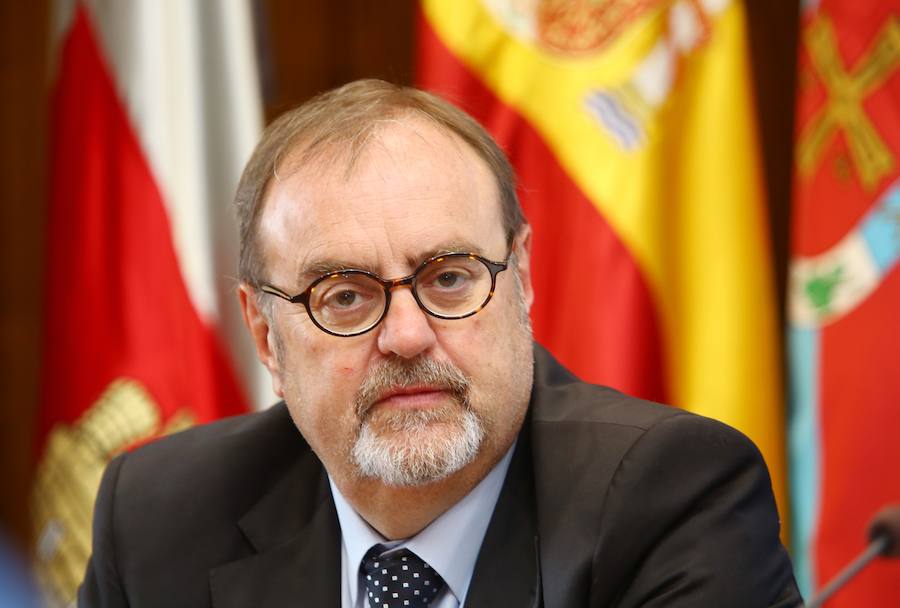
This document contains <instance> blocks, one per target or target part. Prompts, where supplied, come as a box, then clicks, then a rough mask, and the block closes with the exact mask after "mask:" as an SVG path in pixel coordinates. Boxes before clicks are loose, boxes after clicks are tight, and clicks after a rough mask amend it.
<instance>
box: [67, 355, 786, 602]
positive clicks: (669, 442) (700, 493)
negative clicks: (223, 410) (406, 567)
mask: <svg viewBox="0 0 900 608" xmlns="http://www.w3.org/2000/svg"><path fill="white" fill-rule="evenodd" d="M778 533H779V522H778V515H777V513H776V510H775V503H774V500H773V497H772V490H771V482H770V480H769V475H768V473H767V471H766V468H765V465H764V463H763V461H762V459H761V457H760V454H759V452H758V451H757V449H756V448H755V447H754V446H753V444H752V443H751V442H750V441H749V440H748V439H747V438H746V437H744V436H743V435H741V434H740V433H738V432H737V431H735V430H733V429H731V428H729V427H727V426H725V425H723V424H720V423H718V422H714V421H712V420H709V419H706V418H701V417H699V416H694V415H691V414H688V413H685V412H683V411H681V410H678V409H674V408H669V407H666V406H661V405H656V404H651V403H647V402H643V401H639V400H636V399H633V398H630V397H627V396H625V395H622V394H621V393H618V392H616V391H614V390H612V389H609V388H603V387H597V386H590V385H587V384H584V383H581V382H579V381H578V380H577V379H576V378H574V377H573V376H572V375H570V374H569V373H568V372H567V371H566V370H565V369H563V368H562V367H561V366H560V365H559V364H558V363H556V362H555V361H554V360H553V359H552V358H551V357H550V356H549V355H548V354H547V353H546V352H545V351H544V350H543V349H541V348H540V347H538V348H537V349H536V374H535V386H534V390H533V392H532V398H531V405H530V411H529V414H528V418H527V420H526V422H525V424H524V425H523V429H522V431H521V434H520V437H519V441H518V445H517V448H516V453H515V455H514V456H513V460H512V463H511V465H510V469H509V473H508V474H507V478H506V481H505V484H504V486H503V489H502V491H501V494H500V498H499V499H498V502H497V506H496V508H495V511H494V514H493V516H492V519H491V523H490V525H489V528H488V531H487V533H486V535H485V539H484V542H483V544H482V547H481V552H480V553H479V556H478V561H477V564H476V568H475V573H474V575H473V578H472V582H471V585H470V588H469V594H468V599H467V601H466V608H476V607H490V608H506V607H519V606H524V607H530V606H540V605H543V606H546V607H548V608H563V607H568V606H594V607H601V606H610V607H613V606H615V607H618V608H626V607H632V606H666V607H678V608H680V607H691V608H697V607H706V606H709V607H716V608H724V607H728V608H739V607H743V606H746V607H748V608H751V607H752V608H759V607H765V606H779V607H783V606H797V605H800V604H801V600H800V596H799V594H798V592H797V588H796V585H795V583H794V578H793V574H792V570H791V564H790V560H789V559H788V556H787V554H786V552H785V551H784V549H783V547H782V546H781V543H780V542H779V539H778ZM93 542H94V546H93V556H92V557H91V561H90V563H89V564H88V569H87V574H86V577H85V580H84V583H83V585H82V587H81V589H80V592H79V605H80V606H81V607H82V608H88V607H94V606H103V607H112V606H126V605H127V606H134V607H143V606H166V607H176V606H210V605H212V606H216V607H218V608H227V607H238V606H241V607H266V606H311V607H332V606H334V607H338V606H340V563H341V557H340V528H339V526H338V521H337V515H336V513H335V508H334V503H333V501H332V498H331V492H330V490H329V487H328V482H327V478H326V475H325V472H324V470H323V468H322V465H321V463H320V462H319V460H318V458H316V456H315V454H313V453H312V451H311V450H310V449H309V447H308V446H307V444H306V442H305V441H304V440H303V439H302V437H301V436H300V434H299V432H298V431H297V429H296V427H295V426H294V425H293V423H292V421H291V419H290V417H289V416H288V413H287V410H286V408H285V406H284V404H280V405H277V406H275V407H273V408H272V409H270V410H268V411H265V412H261V413H256V414H250V415H247V416H243V417H238V418H233V419H230V420H225V421H222V422H218V423H215V424H211V425H207V426H203V427H198V428H195V429H192V430H189V431H186V432H184V433H180V434H178V435H174V436H172V437H169V438H166V439H163V440H160V441H157V442H155V443H153V444H151V445H148V446H145V447H143V448H141V449H139V450H136V451H134V452H132V453H129V454H126V455H122V456H119V457H118V458H116V459H115V460H114V461H113V462H112V463H111V464H110V465H109V467H108V469H107V471H106V473H105V475H104V478H103V482H102V484H101V486H100V492H99V496H98V499H97V505H96V508H95V515H94V541H93Z"/></svg>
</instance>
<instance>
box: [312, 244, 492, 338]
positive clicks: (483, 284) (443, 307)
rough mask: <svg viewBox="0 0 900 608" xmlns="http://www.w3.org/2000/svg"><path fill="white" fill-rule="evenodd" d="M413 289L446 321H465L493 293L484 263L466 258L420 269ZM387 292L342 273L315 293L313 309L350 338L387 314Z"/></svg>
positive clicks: (324, 323) (367, 279)
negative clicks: (447, 319) (451, 319)
mask: <svg viewBox="0 0 900 608" xmlns="http://www.w3.org/2000/svg"><path fill="white" fill-rule="evenodd" d="M413 289H414V290H415V293H416V296H418V300H419V302H420V303H421V305H422V306H423V307H424V308H425V309H426V310H428V311H429V312H431V313H432V314H435V315H438V316H441V317H450V318H454V317H463V316H466V315H469V314H471V313H473V312H475V311H477V310H478V309H479V308H480V307H481V306H482V305H483V304H484V303H485V301H486V300H487V299H488V297H489V296H490V292H491V273H490V270H488V268H487V266H485V265H484V264H483V263H482V262H481V261H479V260H478V259H476V258H472V257H469V256H465V255H451V256H444V257H440V258H437V259H434V260H432V261H431V262H429V263H428V264H426V265H425V266H423V267H422V268H420V269H419V271H418V273H417V274H416V278H415V280H414V281H413ZM386 299H387V298H386V295H385V290H384V287H383V286H382V284H381V283H379V282H378V281H377V280H376V279H374V278H373V277H371V276H369V275H366V274H363V273H359V272H346V273H337V274H333V275H330V276H328V277H326V278H325V279H324V280H322V281H321V282H320V283H318V284H317V285H316V286H315V287H314V288H313V289H312V290H311V292H310V297H309V310H310V312H311V313H312V315H313V317H315V320H316V321H317V322H318V323H319V324H320V325H322V326H323V327H326V328H327V329H329V330H331V331H334V332H337V333H342V334H349V333H354V332H358V331H362V330H364V329H367V328H369V327H371V326H372V325H374V324H375V323H377V322H378V320H379V319H380V318H381V316H382V314H383V313H384V310H385V304H386Z"/></svg>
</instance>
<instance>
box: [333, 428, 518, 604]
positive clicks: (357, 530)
mask: <svg viewBox="0 0 900 608" xmlns="http://www.w3.org/2000/svg"><path fill="white" fill-rule="evenodd" d="M515 447H516V444H515V442H514V443H513V445H512V446H511V447H510V448H509V450H507V452H506V454H505V455H504V456H503V458H501V459H500V462H498V463H497V464H496V465H495V466H494V468H493V469H491V471H490V472H489V473H488V474H487V476H485V478H484V479H482V480H481V481H480V482H479V483H478V485H476V486H475V487H474V488H472V490H471V491H470V492H469V493H468V494H466V495H465V496H464V497H463V498H462V500H460V501H459V502H457V503H456V504H455V505H453V506H452V507H450V509H448V510H447V511H446V512H444V513H443V514H441V516H440V517H438V518H437V519H435V520H434V521H433V522H431V523H430V524H429V525H428V526H427V527H426V528H425V529H424V530H422V531H421V532H419V533H418V534H416V535H415V536H413V537H412V538H409V539H406V540H404V541H394V542H391V541H387V540H385V538H384V537H383V536H382V535H381V534H380V533H378V531H377V530H375V529H374V528H372V526H370V525H369V524H368V522H366V521H365V520H364V519H363V518H362V517H361V516H360V515H359V513H357V512H356V510H355V509H354V508H353V507H352V506H351V505H350V503H348V502H347V499H345V498H344V496H343V495H342V494H341V492H340V490H338V488H337V486H336V485H335V484H334V480H333V479H332V478H331V475H329V476H328V482H329V483H330V484H331V494H332V496H333V497H334V506H335V509H336V510H337V515H338V521H339V523H340V526H341V541H342V543H343V549H344V552H345V558H346V560H347V564H346V568H347V572H345V576H346V577H347V583H348V587H349V592H350V605H351V606H355V605H356V597H357V593H358V589H359V564H360V562H362V558H363V556H364V555H365V554H366V552H367V551H368V550H369V549H371V548H372V545H376V544H383V545H385V546H387V547H389V548H390V549H399V548H403V547H405V548H407V549H409V550H410V551H412V552H413V553H415V554H416V555H418V556H419V557H421V558H422V559H423V560H424V561H425V562H426V563H427V564H429V565H430V566H431V567H432V568H434V569H435V571H437V572H438V574H440V575H441V576H442V577H443V579H444V581H445V582H446V583H447V587H448V588H449V589H450V591H451V593H453V595H454V596H456V598H457V600H458V601H459V604H460V605H462V604H463V602H464V601H465V599H466V593H467V592H468V590H469V583H470V582H471V580H472V573H473V572H474V570H475V560H476V559H477V557H478V551H479V550H480V549H481V542H482V541H483V540H484V534H485V532H486V531H487V527H488V524H489V523H490V520H491V515H492V514H493V512H494V506H495V505H496V504H497V498H498V497H499V496H500V490H501V488H502V487H503V481H504V479H506V472H507V470H508V469H509V462H510V460H511V458H512V453H513V451H514V449H515Z"/></svg>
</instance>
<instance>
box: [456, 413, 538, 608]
mask: <svg viewBox="0 0 900 608" xmlns="http://www.w3.org/2000/svg"><path fill="white" fill-rule="evenodd" d="M528 426H529V425H528V422H527V421H526V423H525V425H524V426H523V428H524V429H525V432H522V433H520V435H519V440H518V443H517V444H516V451H515V453H514V454H513V458H512V461H511V462H510V466H509V471H507V474H506V480H505V481H504V483H503V489H502V490H501V491H500V496H499V497H498V498H497V506H496V507H495V508H494V513H493V515H492V516H491V523H490V524H489V525H488V529H487V532H485V535H484V541H483V542H482V544H481V550H480V551H479V553H478V559H477V560H476V562H475V571H474V573H473V575H472V581H471V583H470V584H469V591H468V594H467V595H466V602H465V605H466V608H482V607H486V608H493V607H496V606H509V607H510V608H535V607H538V606H541V605H542V604H541V580H540V564H539V561H538V555H539V554H538V538H537V524H536V521H537V518H536V516H535V511H534V505H535V499H534V483H533V477H532V464H531V446H530V443H531V440H530V433H529V432H528V431H527V429H528Z"/></svg>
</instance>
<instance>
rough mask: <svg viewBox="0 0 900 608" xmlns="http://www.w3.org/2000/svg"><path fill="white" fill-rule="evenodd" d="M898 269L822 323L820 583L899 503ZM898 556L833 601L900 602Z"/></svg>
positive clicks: (848, 607)
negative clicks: (882, 513)
mask: <svg viewBox="0 0 900 608" xmlns="http://www.w3.org/2000/svg"><path fill="white" fill-rule="evenodd" d="M898 302H900V269H898V268H894V270H893V271H892V272H891V273H890V274H889V275H888V276H886V277H885V279H884V281H883V282H882V283H881V285H879V287H878V289H877V291H875V292H874V293H873V294H872V295H870V296H869V297H868V298H866V300H865V301H863V303H862V304H861V305H860V306H859V308H857V309H856V310H854V311H853V312H852V313H850V314H849V315H847V316H846V317H843V318H842V319H841V320H840V321H838V322H837V323H834V324H832V325H829V326H827V327H825V328H824V329H823V330H822V351H821V353H822V368H821V382H822V398H821V421H822V436H823V439H824V442H823V447H824V448H825V449H824V450H823V452H822V470H823V473H822V498H821V505H822V506H821V511H820V515H819V530H818V537H817V543H816V559H817V563H818V568H817V570H818V577H819V583H820V584H823V583H825V582H826V581H827V580H829V579H831V578H832V577H833V576H834V575H836V574H837V573H838V571H839V570H840V569H841V568H843V567H844V566H845V565H846V564H847V563H848V562H849V561H850V560H851V559H853V558H854V557H855V556H856V555H857V554H859V553H860V552H861V551H862V550H863V549H864V548H865V545H866V528H867V527H868V523H869V520H870V519H871V518H872V516H873V515H874V514H875V513H876V512H877V511H879V510H880V509H881V508H882V507H883V506H885V505H886V504H897V503H900V467H898V463H900V443H898V441H897V437H896V429H897V428H898V421H900V416H898V403H897V395H900V389H898V380H897V344H900V323H897V321H896V317H897V303H898ZM898 581H900V563H897V561H896V560H894V561H886V560H880V562H877V563H874V564H872V566H870V567H869V568H867V569H866V571H864V572H862V573H861V574H860V575H859V577H858V578H857V579H856V580H854V581H853V582H852V583H851V584H849V585H848V586H847V588H846V590H844V591H842V592H841V593H840V594H838V595H836V596H835V598H834V600H832V601H831V602H829V604H828V605H829V606H833V607H834V608H842V607H846V608H851V607H856V606H898V605H900V585H898Z"/></svg>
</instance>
